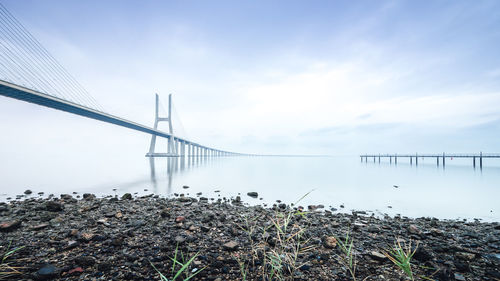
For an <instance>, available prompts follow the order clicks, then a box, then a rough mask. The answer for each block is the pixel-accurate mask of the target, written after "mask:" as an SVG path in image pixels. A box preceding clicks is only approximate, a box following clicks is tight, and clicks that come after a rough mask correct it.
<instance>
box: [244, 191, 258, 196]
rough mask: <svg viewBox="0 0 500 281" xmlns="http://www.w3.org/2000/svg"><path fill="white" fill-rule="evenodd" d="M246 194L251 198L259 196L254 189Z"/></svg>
mask: <svg viewBox="0 0 500 281" xmlns="http://www.w3.org/2000/svg"><path fill="white" fill-rule="evenodd" d="M247 195H248V196H250V197H252V198H257V197H259V193H257V192H255V191H251V192H248V193H247Z"/></svg>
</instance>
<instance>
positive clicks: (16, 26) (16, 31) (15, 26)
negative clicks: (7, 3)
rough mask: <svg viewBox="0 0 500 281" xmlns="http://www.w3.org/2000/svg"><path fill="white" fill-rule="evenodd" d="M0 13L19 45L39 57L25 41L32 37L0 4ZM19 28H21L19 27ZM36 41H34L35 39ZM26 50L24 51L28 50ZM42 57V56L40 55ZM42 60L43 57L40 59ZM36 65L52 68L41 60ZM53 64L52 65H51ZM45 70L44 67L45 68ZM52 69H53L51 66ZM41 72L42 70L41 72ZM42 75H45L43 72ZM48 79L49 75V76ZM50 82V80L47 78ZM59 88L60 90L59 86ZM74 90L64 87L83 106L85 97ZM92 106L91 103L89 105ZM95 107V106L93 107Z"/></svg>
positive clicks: (63, 79)
mask: <svg viewBox="0 0 500 281" xmlns="http://www.w3.org/2000/svg"><path fill="white" fill-rule="evenodd" d="M0 12H3V14H4V15H5V19H6V20H8V21H9V22H5V23H7V26H8V27H9V26H10V27H11V30H12V31H13V34H15V35H17V36H16V37H17V38H19V40H18V42H19V43H20V44H21V45H24V47H25V48H26V46H27V47H28V48H29V49H30V50H31V53H33V54H38V57H40V51H37V48H36V47H33V44H30V42H28V41H27V40H26V37H27V38H29V39H31V41H32V42H33V36H30V34H28V33H27V31H26V29H25V28H24V27H23V26H22V25H21V24H20V23H19V22H18V21H17V20H16V19H15V17H13V16H12V14H10V13H9V12H8V10H6V9H5V7H3V5H1V4H0ZM20 26H21V27H20ZM20 33H24V34H20ZM35 41H36V39H35ZM38 45H39V48H38V49H43V47H42V46H40V44H38ZM28 48H26V49H28ZM42 55H43V54H42ZM42 58H43V57H42ZM45 61H46V62H47V59H45ZM38 63H39V64H40V65H42V66H43V65H48V66H52V65H51V63H50V62H48V63H46V64H44V63H42V62H41V60H38ZM52 64H53V63H52ZM45 68H46V67H45ZM52 68H54V67H53V66H52ZM42 71H43V70H42ZM44 74H45V75H46V73H45V72H44ZM49 77H50V75H49ZM49 80H50V78H49ZM61 81H62V82H65V84H67V83H68V82H67V79H65V78H64V77H62V79H61ZM65 84H63V85H64V86H66V85H65ZM59 88H61V87H60V86H59ZM73 88H74V89H70V88H68V87H66V90H67V91H68V90H69V93H70V94H71V96H73V97H75V96H76V97H78V98H74V99H75V100H76V101H79V102H80V103H82V104H83V102H82V101H83V100H85V95H83V94H78V92H76V91H75V90H77V87H73ZM90 104H92V105H93V103H90ZM93 106H95V105H93Z"/></svg>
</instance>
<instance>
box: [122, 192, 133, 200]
mask: <svg viewBox="0 0 500 281" xmlns="http://www.w3.org/2000/svg"><path fill="white" fill-rule="evenodd" d="M122 200H132V194H130V193H125V194H123V195H122Z"/></svg>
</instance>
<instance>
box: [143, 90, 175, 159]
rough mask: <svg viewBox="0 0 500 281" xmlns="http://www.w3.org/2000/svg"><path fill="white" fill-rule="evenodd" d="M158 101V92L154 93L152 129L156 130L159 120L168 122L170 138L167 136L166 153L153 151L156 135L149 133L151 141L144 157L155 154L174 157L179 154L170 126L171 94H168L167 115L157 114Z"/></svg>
mask: <svg viewBox="0 0 500 281" xmlns="http://www.w3.org/2000/svg"><path fill="white" fill-rule="evenodd" d="M159 102H160V98H159V96H158V94H155V124H154V129H155V130H158V123H159V122H162V121H164V122H168V133H169V134H170V136H171V137H170V138H168V146H167V153H155V147H156V135H151V143H150V145H149V152H148V153H147V154H146V157H155V156H163V157H176V156H179V153H178V151H177V146H176V144H175V140H174V129H173V127H172V94H169V95H168V117H160V116H159V109H158V107H159Z"/></svg>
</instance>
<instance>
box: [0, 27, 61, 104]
mask: <svg viewBox="0 0 500 281" xmlns="http://www.w3.org/2000/svg"><path fill="white" fill-rule="evenodd" d="M0 21H1V22H3V19H2V18H0ZM0 28H1V30H2V31H4V32H5V31H7V30H6V29H5V26H4V25H3V24H0ZM2 31H0V35H1V36H2V38H5V40H2V41H0V45H2V47H3V48H5V50H6V52H8V53H9V54H10V56H9V55H7V57H8V58H9V59H11V61H13V62H14V63H15V64H16V65H18V66H19V64H18V62H19V63H20V64H22V66H19V68H20V71H24V72H25V73H26V74H27V75H28V76H30V77H31V78H32V79H33V83H34V82H35V80H34V79H36V80H38V83H37V85H38V90H40V91H47V89H49V90H51V91H52V92H55V93H59V94H61V93H60V92H59V91H58V90H57V89H55V88H54V87H53V86H52V84H51V83H50V82H49V81H47V80H46V79H45V78H43V77H42V76H40V75H37V73H36V72H33V71H32V70H31V68H30V67H29V65H33V66H37V65H36V64H35V62H34V61H33V59H31V58H29V56H26V55H25V53H23V52H22V48H19V47H18V46H17V45H16V44H15V42H14V41H15V39H14V38H13V37H12V36H11V34H9V33H8V31H7V32H6V33H4V32H2ZM4 43H5V44H4ZM7 45H8V46H7ZM12 58H14V59H16V61H14V60H13V59H12ZM37 68H38V66H37ZM38 69H39V70H41V69H40V68H38ZM25 70H26V71H25ZM42 71H43V70H42ZM47 94H48V93H47Z"/></svg>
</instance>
